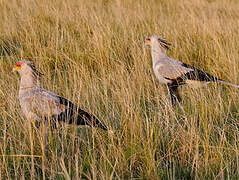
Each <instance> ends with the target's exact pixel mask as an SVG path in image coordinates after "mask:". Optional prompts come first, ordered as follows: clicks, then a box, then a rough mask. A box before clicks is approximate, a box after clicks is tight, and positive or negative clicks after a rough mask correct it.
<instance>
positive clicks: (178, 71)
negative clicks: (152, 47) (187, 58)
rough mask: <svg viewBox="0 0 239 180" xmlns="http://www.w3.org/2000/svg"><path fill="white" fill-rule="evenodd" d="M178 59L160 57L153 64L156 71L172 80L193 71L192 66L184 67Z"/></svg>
mask: <svg viewBox="0 0 239 180" xmlns="http://www.w3.org/2000/svg"><path fill="white" fill-rule="evenodd" d="M182 64H183V63H181V62H180V61H176V60H174V59H170V58H167V59H161V60H160V61H158V62H157V63H156V64H155V67H154V68H155V69H156V72H157V73H159V74H160V75H161V76H163V77H164V78H166V79H170V80H174V79H177V78H178V77H181V76H183V75H184V74H186V73H189V72H191V71H193V69H192V68H188V67H184V66H183V65H182Z"/></svg>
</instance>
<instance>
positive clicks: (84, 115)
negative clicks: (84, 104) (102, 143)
mask: <svg viewBox="0 0 239 180" xmlns="http://www.w3.org/2000/svg"><path fill="white" fill-rule="evenodd" d="M32 108H33V109H34V112H35V113H37V114H39V115H41V116H42V117H44V118H50V119H53V120H56V121H63V122H68V123H69V124H72V123H74V124H76V125H89V126H96V127H99V128H101V129H104V130H107V127H106V126H105V125H104V124H103V123H101V122H100V121H99V120H98V119H97V118H96V117H95V116H93V115H91V114H89V113H88V112H86V111H84V110H82V109H80V108H78V107H77V106H75V105H74V104H73V103H72V102H71V101H69V100H67V99H65V98H63V97H61V96H58V95H57V94H55V93H53V92H51V91H47V90H44V89H40V88H39V90H38V91H37V92H36V93H34V100H33V101H32Z"/></svg>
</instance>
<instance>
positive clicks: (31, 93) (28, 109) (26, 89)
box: [13, 60, 108, 130]
mask: <svg viewBox="0 0 239 180" xmlns="http://www.w3.org/2000/svg"><path fill="white" fill-rule="evenodd" d="M13 71H18V72H19V74H20V76H21V82H20V89H19V102H20V105H21V109H22V111H23V114H24V115H25V117H26V118H27V119H35V120H50V121H51V122H52V123H55V122H56V121H64V122H67V123H70V124H72V123H73V124H76V125H89V126H95V127H99V128H101V129H104V130H108V128H107V127H106V126H105V125H104V124H103V123H101V122H100V121H99V120H98V119H97V118H96V117H95V116H93V115H91V114H89V113H87V112H85V111H83V110H81V109H79V108H78V107H77V106H75V105H74V104H73V103H72V102H71V101H69V100H67V99H65V98H63V97H61V96H58V95H57V94H55V93H53V92H50V91H47V90H45V89H41V88H39V87H38V86H37V79H38V78H39V76H40V75H42V74H41V73H40V72H38V71H37V70H36V69H35V67H34V66H33V64H32V63H31V62H30V61H26V60H21V61H19V62H17V63H16V65H15V66H14V68H13Z"/></svg>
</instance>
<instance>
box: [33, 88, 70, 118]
mask: <svg viewBox="0 0 239 180" xmlns="http://www.w3.org/2000/svg"><path fill="white" fill-rule="evenodd" d="M67 108H68V107H67V106H65V105H62V104H60V99H59V97H58V95H57V94H55V93H52V92H50V91H47V90H44V89H40V88H38V89H37V90H35V92H34V93H33V94H32V101H31V109H32V110H33V111H34V112H35V113H36V114H38V116H42V117H51V116H53V115H56V114H60V113H61V112H63V111H64V110H66V109H67Z"/></svg>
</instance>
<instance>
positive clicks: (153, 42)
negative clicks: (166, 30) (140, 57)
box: [145, 36, 171, 50]
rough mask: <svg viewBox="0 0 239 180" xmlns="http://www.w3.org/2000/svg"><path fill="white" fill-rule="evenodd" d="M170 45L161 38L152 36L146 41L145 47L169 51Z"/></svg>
mask: <svg viewBox="0 0 239 180" xmlns="http://www.w3.org/2000/svg"><path fill="white" fill-rule="evenodd" d="M170 45H171V44H170V43H168V42H167V41H165V40H163V39H162V37H161V36H150V37H147V38H146V39H145V46H150V47H152V46H160V47H162V48H164V49H166V50H168V49H169V46H170Z"/></svg>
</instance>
